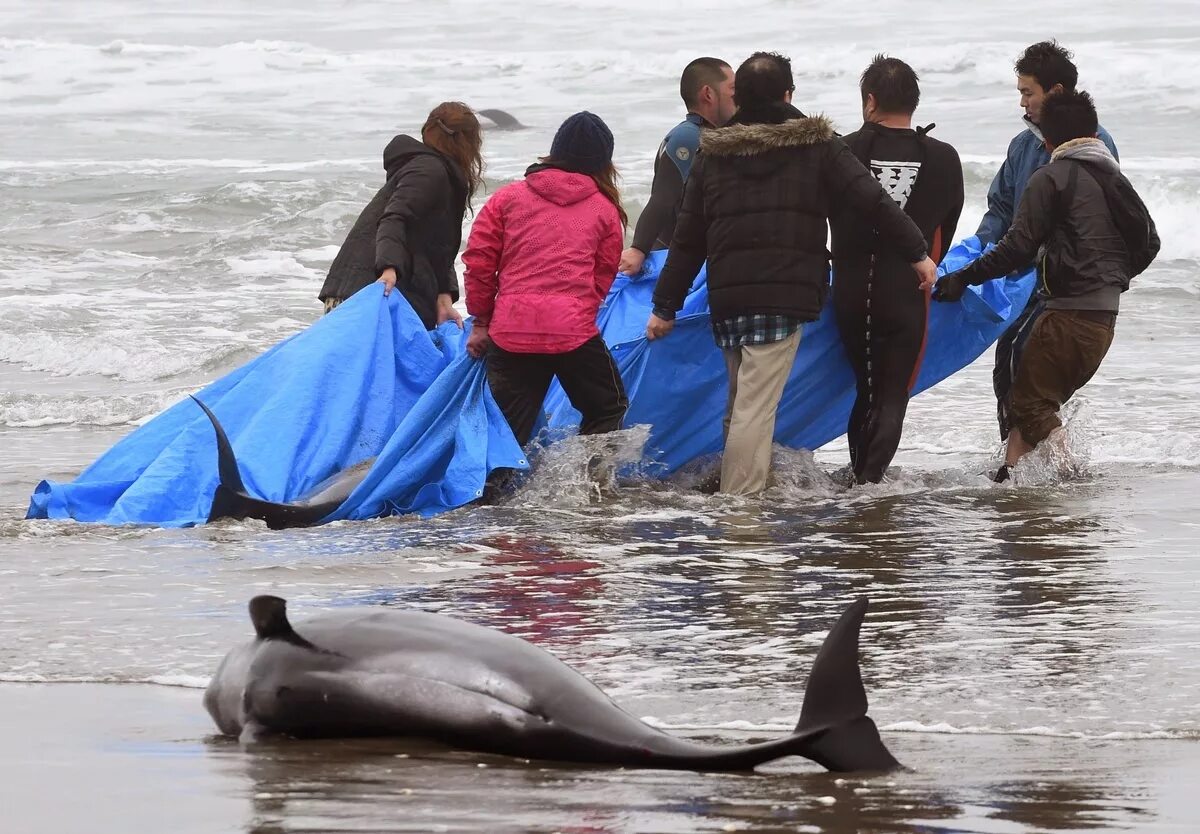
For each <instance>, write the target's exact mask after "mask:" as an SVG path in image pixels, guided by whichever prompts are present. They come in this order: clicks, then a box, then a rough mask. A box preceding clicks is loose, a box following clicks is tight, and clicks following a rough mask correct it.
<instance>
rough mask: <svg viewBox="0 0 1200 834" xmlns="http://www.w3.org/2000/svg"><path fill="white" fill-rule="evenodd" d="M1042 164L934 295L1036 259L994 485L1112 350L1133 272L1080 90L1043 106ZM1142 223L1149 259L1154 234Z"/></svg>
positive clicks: (1112, 168) (1108, 171) (1091, 109)
mask: <svg viewBox="0 0 1200 834" xmlns="http://www.w3.org/2000/svg"><path fill="white" fill-rule="evenodd" d="M1041 128H1042V133H1043V134H1044V136H1045V141H1046V148H1047V150H1049V151H1050V154H1051V157H1050V164H1049V165H1046V166H1044V167H1043V168H1040V169H1038V170H1037V171H1036V172H1035V173H1034V174H1033V176H1031V177H1030V178H1029V185H1028V186H1027V187H1026V189H1025V193H1024V195H1023V196H1022V198H1021V204H1020V206H1019V207H1018V209H1017V214H1016V217H1015V218H1014V219H1013V223H1012V226H1011V227H1010V228H1009V230H1008V232H1007V233H1006V234H1005V235H1004V237H1003V239H1001V241H1000V242H999V243H998V244H997V245H996V248H995V249H993V250H992V251H990V252H988V253H987V254H986V255H984V256H983V257H981V258H979V259H978V260H976V261H974V262H972V263H971V264H970V265H968V266H967V267H965V268H963V269H960V270H958V271H957V272H954V273H951V274H950V275H947V276H945V277H944V278H942V280H941V281H940V282H938V285H937V288H936V290H935V292H934V298H935V299H936V300H938V301H955V300H957V299H959V298H961V297H962V294H963V291H964V290H965V288H966V286H967V285H968V284H982V283H983V282H984V281H987V280H988V279H991V278H997V277H999V276H1002V275H1006V274H1007V273H1009V272H1011V271H1012V270H1013V269H1015V268H1017V267H1020V266H1022V265H1023V264H1027V263H1030V262H1032V261H1034V260H1035V259H1036V260H1037V268H1038V305H1039V307H1040V308H1042V312H1040V314H1038V315H1037V317H1036V319H1035V322H1034V324H1033V329H1032V330H1031V332H1030V334H1029V338H1028V341H1027V342H1026V345H1025V349H1024V351H1023V353H1022V356H1021V362H1020V364H1019V365H1018V367H1017V373H1016V377H1015V379H1014V381H1013V387H1012V409H1011V418H1012V424H1013V426H1012V431H1011V432H1010V433H1009V436H1008V449H1007V453H1006V455H1005V460H1004V465H1003V466H1001V467H1000V470H999V471H998V472H997V473H996V477H995V479H996V480H997V481H1004V480H1007V478H1008V470H1009V467H1011V466H1013V465H1014V464H1016V462H1017V461H1018V460H1020V458H1021V457H1022V456H1023V455H1025V454H1026V453H1027V452H1029V451H1031V450H1032V449H1033V448H1034V447H1035V446H1037V445H1038V444H1039V443H1041V442H1042V441H1043V440H1045V439H1046V438H1047V437H1048V436H1049V435H1050V433H1051V432H1053V431H1054V430H1056V429H1058V428H1059V427H1060V426H1061V425H1062V421H1061V420H1060V419H1059V417H1058V410H1059V408H1060V407H1061V406H1062V404H1063V403H1064V402H1066V401H1067V400H1068V399H1070V397H1071V395H1073V394H1074V393H1075V392H1076V391H1078V390H1079V389H1080V388H1082V387H1083V386H1084V385H1085V384H1087V382H1088V380H1090V379H1091V378H1092V375H1093V374H1095V373H1096V370H1097V369H1098V368H1099V367H1100V363H1101V361H1102V360H1103V359H1104V356H1105V354H1106V353H1107V352H1108V348H1109V346H1110V345H1111V344H1112V340H1113V334H1114V332H1115V328H1116V321H1117V311H1118V309H1119V308H1120V301H1121V293H1122V292H1124V291H1125V290H1126V289H1128V288H1129V281H1130V278H1132V277H1133V274H1134V273H1135V268H1134V266H1133V264H1132V263H1131V251H1130V248H1129V245H1128V242H1127V240H1126V239H1125V238H1124V237H1123V236H1122V229H1121V224H1120V223H1119V222H1118V219H1117V215H1116V214H1115V213H1114V212H1115V211H1120V210H1121V208H1120V207H1115V206H1113V205H1112V203H1111V202H1110V195H1111V194H1112V193H1113V191H1112V189H1111V188H1109V187H1106V185H1105V181H1106V180H1107V179H1108V178H1111V177H1120V176H1121V174H1120V170H1121V169H1120V165H1119V164H1118V163H1117V160H1116V158H1115V157H1114V156H1113V154H1112V152H1111V151H1109V150H1108V148H1107V147H1105V144H1104V142H1103V141H1102V140H1100V139H1099V138H1097V136H1096V134H1097V131H1098V129H1099V126H1098V124H1097V119H1096V108H1095V105H1094V104H1093V103H1092V99H1091V96H1089V95H1088V94H1087V93H1085V92H1082V91H1078V92H1077V91H1059V92H1055V93H1053V94H1051V95H1049V96H1047V97H1046V100H1045V102H1044V103H1043V105H1042V118H1041ZM1126 193H1128V194H1129V195H1131V201H1133V202H1137V203H1138V207H1137V210H1138V211H1139V212H1141V213H1143V214H1144V215H1145V216H1144V222H1145V223H1146V224H1148V232H1147V236H1148V238H1149V246H1148V249H1149V250H1150V252H1149V255H1150V257H1151V258H1152V257H1153V254H1154V253H1157V251H1158V235H1157V233H1156V232H1155V231H1154V224H1153V221H1151V220H1150V216H1149V214H1148V213H1145V207H1144V206H1142V205H1140V200H1138V199H1137V197H1136V194H1135V193H1134V192H1133V191H1132V187H1128V191H1127V192H1126Z"/></svg>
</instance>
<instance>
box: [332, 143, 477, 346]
mask: <svg viewBox="0 0 1200 834" xmlns="http://www.w3.org/2000/svg"><path fill="white" fill-rule="evenodd" d="M383 167H384V170H385V171H386V172H387V183H386V184H385V185H384V186H383V188H381V189H379V192H378V193H377V194H376V195H375V197H374V198H372V200H371V202H370V203H368V204H367V207H366V208H364V209H363V210H362V213H361V214H359V216H358V219H357V220H355V221H354V226H353V227H352V228H351V229H350V233H349V234H348V235H346V241H345V243H343V244H342V248H341V249H339V250H338V254H337V257H336V258H334V259H333V264H332V265H330V267H329V276H328V277H327V278H326V279H325V284H324V285H323V286H322V287H321V293H320V296H319V297H320V299H321V300H322V301H324V300H326V299H329V298H336V299H346V298H349V297H350V296H352V295H354V293H356V292H358V291H359V290H361V289H362V288H363V287H365V286H367V285H368V284H371V283H373V282H374V281H376V280H377V279H378V278H379V275H380V273H382V272H383V271H384V270H385V269H387V268H389V267H391V268H392V269H395V270H396V287H397V289H399V290H400V291H401V292H402V293H404V297H405V298H406V299H408V302H409V303H410V304H412V307H413V309H414V310H415V311H416V312H417V315H418V316H420V317H421V321H423V322H424V323H425V326H426V327H428V328H433V326H434V325H435V324H436V322H437V297H438V295H439V294H440V293H449V294H450V296H451V297H453V298H454V300H455V301H457V300H458V278H457V276H456V275H455V273H454V259H455V257H457V255H458V249H459V246H460V245H461V243H462V221H463V214H464V213H465V212H466V208H467V182H466V177H465V176H464V175H463V173H462V171H461V170H460V169H459V167H458V165H456V164H455V163H454V162H453V161H451V160H450V159H448V158H447V157H445V156H444V155H443V154H441V153H439V152H438V151H436V150H434V149H433V148H431V147H429V146H428V145H426V144H424V143H422V142H419V141H417V140H416V139H414V138H413V137H411V136H405V135H400V136H397V137H395V138H394V139H392V141H391V142H389V143H388V146H387V148H386V149H384V152H383Z"/></svg>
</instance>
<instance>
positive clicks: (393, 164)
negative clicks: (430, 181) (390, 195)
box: [383, 133, 467, 193]
mask: <svg viewBox="0 0 1200 834" xmlns="http://www.w3.org/2000/svg"><path fill="white" fill-rule="evenodd" d="M418 156H430V157H433V158H434V159H436V160H438V161H439V162H441V163H442V165H444V166H445V168H446V173H447V174H449V176H450V182H451V184H452V185H453V186H454V187H455V189H456V190H458V191H461V192H464V193H465V192H466V190H467V178H466V176H465V175H464V174H463V172H462V171H461V170H459V167H458V165H457V164H456V163H455V162H454V160H452V159H450V158H449V157H447V156H446V155H445V154H443V153H441V152H440V151H438V150H437V149H436V148H431V147H429V146H428V145H426V144H425V143H424V142H422V141H420V140H419V139H414V138H413V137H412V136H409V135H407V134H404V133H401V134H400V135H398V136H395V137H393V138H392V141H390V142H388V143H387V147H386V148H384V149H383V170H384V171H386V172H387V178H388V179H389V180H390V179H391V178H392V177H394V176H396V172H398V171H399V170H400V169H401V168H403V167H404V166H405V165H407V164H408V163H409V162H411V161H412V160H413V159H414V158H416V157H418Z"/></svg>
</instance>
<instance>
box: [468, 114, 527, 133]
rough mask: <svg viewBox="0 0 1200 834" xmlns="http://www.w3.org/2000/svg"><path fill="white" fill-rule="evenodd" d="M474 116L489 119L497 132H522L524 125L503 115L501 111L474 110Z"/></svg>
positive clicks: (510, 116)
mask: <svg viewBox="0 0 1200 834" xmlns="http://www.w3.org/2000/svg"><path fill="white" fill-rule="evenodd" d="M475 115H477V116H483V117H484V118H485V119H491V120H492V123H493V124H495V125H496V129H497V130H524V129H525V125H523V124H521V123H520V122H519V121H517V119H516V117H515V116H513V115H511V114H509V113H505V112H504V111H503V110H476V111H475Z"/></svg>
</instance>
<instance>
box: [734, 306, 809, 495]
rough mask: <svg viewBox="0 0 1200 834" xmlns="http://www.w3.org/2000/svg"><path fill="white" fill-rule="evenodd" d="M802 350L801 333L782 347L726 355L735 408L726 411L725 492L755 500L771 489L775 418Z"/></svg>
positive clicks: (743, 349) (754, 347)
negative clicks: (797, 354) (798, 352)
mask: <svg viewBox="0 0 1200 834" xmlns="http://www.w3.org/2000/svg"><path fill="white" fill-rule="evenodd" d="M799 347H800V331H799V330H797V331H796V332H795V333H793V334H792V335H791V336H788V337H787V338H786V339H783V340H782V341H779V342H771V343H769V344H765V345H743V346H742V347H739V348H732V349H726V350H724V351H723V353H724V354H725V367H726V368H727V369H728V370H729V402H728V404H727V405H726V407H725V455H724V457H723V458H722V459H721V492H724V493H727V494H729V495H751V494H753V493H756V492H762V491H763V490H764V489H766V487H767V474H768V473H769V472H770V471H771V441H772V440H773V439H774V437H775V412H776V410H777V409H778V408H779V398H780V397H782V396H783V387H784V385H785V384H786V383H787V379H788V375H789V374H790V373H791V371H792V364H793V363H794V362H795V361H796V350H797V349H798V348H799Z"/></svg>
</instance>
